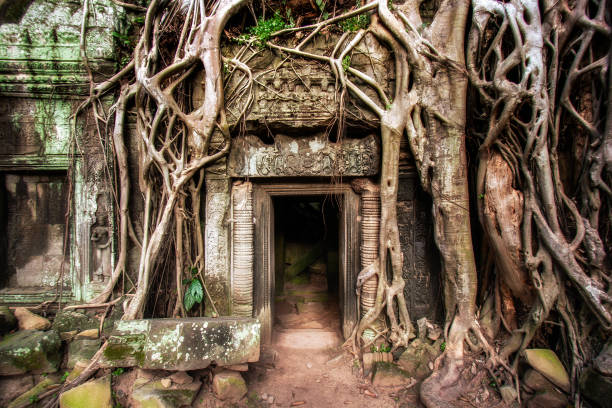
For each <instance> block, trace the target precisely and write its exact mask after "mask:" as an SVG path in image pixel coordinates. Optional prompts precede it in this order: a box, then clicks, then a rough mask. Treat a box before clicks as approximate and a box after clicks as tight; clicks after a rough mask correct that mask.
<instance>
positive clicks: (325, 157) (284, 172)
mask: <svg viewBox="0 0 612 408" xmlns="http://www.w3.org/2000/svg"><path fill="white" fill-rule="evenodd" d="M379 165H380V145H379V142H378V140H377V138H376V137H375V136H374V135H370V136H368V137H366V138H363V139H348V138H345V139H343V140H342V141H340V142H337V143H332V142H330V141H328V140H327V139H326V138H325V137H324V135H317V136H314V137H308V138H292V137H288V136H284V135H277V136H276V138H275V143H274V145H266V144H264V143H263V142H262V141H261V140H260V139H259V138H257V137H255V136H246V137H241V138H237V139H235V140H234V141H233V145H232V151H231V153H230V165H229V170H230V175H231V176H233V177H288V176H327V177H332V176H372V175H375V174H376V173H377V172H378V168H379Z"/></svg>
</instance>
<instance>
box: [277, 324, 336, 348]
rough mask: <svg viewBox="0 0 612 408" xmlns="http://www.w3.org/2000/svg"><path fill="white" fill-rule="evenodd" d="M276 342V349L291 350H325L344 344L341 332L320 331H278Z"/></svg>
mask: <svg viewBox="0 0 612 408" xmlns="http://www.w3.org/2000/svg"><path fill="white" fill-rule="evenodd" d="M274 340H275V346H276V347H284V348H291V349H311V350H323V349H329V348H334V347H338V346H340V345H341V344H342V337H341V336H340V332H338V331H330V330H318V329H290V330H276V331H275V333H274Z"/></svg>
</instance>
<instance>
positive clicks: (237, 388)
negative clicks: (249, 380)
mask: <svg viewBox="0 0 612 408" xmlns="http://www.w3.org/2000/svg"><path fill="white" fill-rule="evenodd" d="M212 388H213V392H214V393H215V396H216V397H217V398H219V399H220V400H222V401H238V400H240V399H241V398H242V397H244V396H245V395H246V393H247V386H246V382H245V381H244V378H242V375H240V373H239V372H237V371H231V370H223V371H220V372H218V373H216V374H215V375H214V377H213V383H212Z"/></svg>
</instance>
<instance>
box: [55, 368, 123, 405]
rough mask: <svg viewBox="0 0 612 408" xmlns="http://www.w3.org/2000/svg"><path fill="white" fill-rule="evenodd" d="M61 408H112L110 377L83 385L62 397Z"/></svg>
mask: <svg viewBox="0 0 612 408" xmlns="http://www.w3.org/2000/svg"><path fill="white" fill-rule="evenodd" d="M59 403H60V408H82V407H87V408H111V407H112V406H113V405H112V400H111V381H110V375H107V376H105V377H102V378H98V379H96V380H91V381H88V382H86V383H85V384H81V385H79V386H78V387H75V388H73V389H71V390H68V391H66V392H64V393H62V394H61V395H60V399H59Z"/></svg>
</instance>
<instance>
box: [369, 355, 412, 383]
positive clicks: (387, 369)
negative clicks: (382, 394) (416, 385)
mask: <svg viewBox="0 0 612 408" xmlns="http://www.w3.org/2000/svg"><path fill="white" fill-rule="evenodd" d="M411 382H412V378H411V377H410V374H409V373H408V372H406V371H404V370H402V369H401V368H399V367H398V366H397V365H396V364H393V363H387V362H383V361H378V362H376V363H374V370H373V376H372V384H373V385H374V386H380V387H392V386H398V385H406V384H409V383H411Z"/></svg>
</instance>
